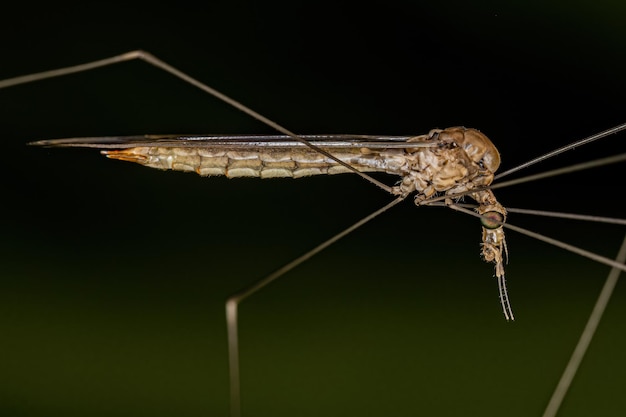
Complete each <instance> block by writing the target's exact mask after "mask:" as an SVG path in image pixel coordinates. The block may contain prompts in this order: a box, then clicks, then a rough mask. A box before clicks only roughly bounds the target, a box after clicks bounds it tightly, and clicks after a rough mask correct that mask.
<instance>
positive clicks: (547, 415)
mask: <svg viewBox="0 0 626 417" xmlns="http://www.w3.org/2000/svg"><path fill="white" fill-rule="evenodd" d="M615 261H616V262H619V263H622V264H623V263H624V262H626V237H625V238H624V242H623V243H622V247H621V248H620V250H619V253H618V254H617V257H616V258H615ZM620 272H621V270H620V269H618V268H615V267H613V268H612V269H611V271H610V272H609V276H608V277H607V278H606V281H605V282H604V286H603V287H602V291H601V292H600V295H599V296H598V300H597V301H596V304H595V306H594V307H593V310H592V311H591V315H590V316H589V320H588V321H587V325H585V329H584V330H583V332H582V334H581V335H580V339H579V340H578V343H577V344H576V348H575V349H574V353H572V357H571V358H570V360H569V362H568V363H567V366H566V367H565V370H564V371H563V375H561V379H560V380H559V383H558V384H557V386H556V389H555V390H554V393H553V394H552V398H550V402H548V406H547V407H546V410H545V411H544V413H543V417H554V416H556V414H557V413H558V412H559V408H561V404H562V403H563V399H564V398H565V395H566V394H567V391H568V390H569V387H570V385H571V383H572V380H573V379H574V377H575V376H576V372H577V371H578V368H579V367H580V364H581V362H582V360H583V357H584V356H585V353H586V352H587V348H589V344H591V340H592V339H593V336H594V334H595V333H596V329H597V328H598V324H599V323H600V320H601V319H602V315H603V314H604V310H605V308H606V306H607V304H608V303H609V300H610V299H611V295H612V294H613V290H614V289H615V285H616V284H617V280H618V278H619V274H620Z"/></svg>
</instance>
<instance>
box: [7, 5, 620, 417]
mask: <svg viewBox="0 0 626 417" xmlns="http://www.w3.org/2000/svg"><path fill="white" fill-rule="evenodd" d="M430 3H431V2H429V3H426V2H385V3H380V4H375V5H365V4H362V5H361V6H358V7H357V6H349V5H347V4H341V3H336V2H333V3H320V2H315V3H304V2H294V3H291V4H289V5H284V4H280V5H278V4H272V3H267V2H260V3H255V2H211V3H206V4H205V5H203V6H197V5H195V6H194V5H193V4H191V3H190V4H186V3H184V2H177V3H172V4H167V5H158V4H156V3H155V4H153V5H151V6H150V7H148V8H146V7H145V6H143V7H140V6H134V5H132V4H128V3H120V5H119V6H116V5H115V4H114V3H107V4H106V6H105V5H103V4H99V3H87V2H85V3H80V4H65V3H58V2H55V3H48V4H46V5H43V4H29V5H28V6H15V5H14V7H17V8H16V9H14V11H13V12H8V11H7V12H5V13H4V22H3V25H2V27H0V35H1V36H2V38H3V39H4V44H3V48H2V50H3V56H2V62H1V63H0V78H7V77H12V76H17V75H22V74H26V73H29V72H35V71H42V70H46V69H52V68H57V67H61V66H65V65H72V64H78V63H82V62H87V61H90V60H94V59H100V58H103V57H107V56H110V55H114V54H117V53H121V52H125V51H128V50H131V49H136V48H143V49H146V50H148V51H150V52H152V53H154V54H155V55H157V56H158V57H160V58H162V59H164V60H166V61H168V62H169V63H171V64H172V65H174V66H177V67H179V68H180V69H181V70H183V71H186V72H188V73H189V74H191V75H192V76H194V77H197V78H198V79H200V80H202V81H204V82H207V83H208V84H210V85H211V86H213V87H215V88H217V89H218V90H220V91H222V92H224V93H226V94H228V95H230V96H231V97H234V98H235V99H238V100H240V101H242V102H243V103H244V104H246V105H248V106H250V107H252V108H253V109H255V110H257V111H258V112H260V113H262V114H264V115H266V116H267V117H269V118H272V119H274V120H276V121H277V122H279V123H281V124H283V125H284V126H285V127H287V128H289V129H291V130H293V131H296V132H298V133H303V134H304V133H362V134H422V133H426V132H428V131H429V130H430V129H431V128H435V127H447V126H455V125H465V126H470V127H476V128H478V129H481V130H482V131H483V132H485V133H486V134H487V135H488V136H489V137H490V138H491V139H492V140H493V142H494V143H495V144H496V146H498V148H499V149H500V152H501V154H502V159H503V168H504V169H506V168H510V167H513V166H515V165H516V164H519V163H521V162H524V161H526V160H528V159H529V158H531V157H534V156H537V155H539V154H541V153H543V152H547V151H549V150H552V149H553V148H555V147H557V146H562V145H565V144H567V143H569V142H571V141H573V140H575V139H579V138H582V137H584V136H586V135H589V134H593V133H596V132H598V131H601V130H604V129H607V128H609V127H612V126H614V125H617V124H619V123H622V122H624V121H625V116H624V111H623V109H624V105H623V103H624V99H623V97H624V96H625V94H626V82H625V81H624V74H625V73H626V58H625V54H624V45H625V44H626V28H625V27H624V24H623V19H624V17H623V16H624V13H625V12H626V10H625V8H626V7H625V6H624V5H623V4H622V3H620V2H595V3H594V5H593V6H591V5H584V4H579V5H574V4H571V3H570V2H559V3H557V2H508V3H507V5H503V4H500V2H478V3H477V4H472V5H470V4H467V3H466V2H448V3H446V4H442V5H439V6H437V5H433V4H430ZM19 7H23V8H22V9H19ZM0 109H1V110H2V114H3V117H2V121H1V123H2V135H3V138H2V141H3V142H2V144H3V151H4V158H3V164H2V168H1V169H2V170H3V172H2V174H3V175H2V184H3V187H2V191H3V196H4V197H3V199H2V204H1V207H2V209H1V210H2V219H3V222H2V223H3V224H2V228H1V230H2V232H0V233H1V234H0V236H1V239H0V245H2V246H1V248H0V249H1V251H0V257H1V258H0V262H1V265H2V268H1V269H0V271H1V272H0V335H1V339H0V340H1V342H0V415H1V416H15V417H22V416H56V415H59V416H60V415H62V416H84V415H90V416H112V415H115V416H144V415H150V416H172V415H176V416H219V415H227V413H228V373H227V372H228V371H227V351H226V329H225V325H224V305H223V303H224V301H225V299H226V298H227V297H228V296H229V295H230V294H232V293H234V292H236V291H238V290H239V289H241V288H243V287H244V286H246V285H249V284H251V283H252V282H254V281H255V280H257V279H259V278H262V277H263V276H264V275H266V274H268V273H270V272H271V271H273V270H274V269H276V268H278V267H280V266H282V265H283V264H285V263H286V262H288V261H290V260H291V259H293V258H294V257H296V256H298V255H299V254H301V253H303V252H305V251H306V250H308V249H310V248H312V247H313V246H315V245H316V244H318V243H320V242H321V241H322V240H324V239H326V238H328V237H330V236H332V235H333V234H335V233H336V232H338V231H340V230H342V229H343V228H344V227H347V226H348V225H350V224H352V223H353V222H355V221H357V220H358V219H360V218H361V217H363V216H365V215H367V214H369V213H370V212H372V211H374V210H375V209H377V208H379V207H381V206H383V205H384V204H385V203H386V202H388V201H389V200H390V197H389V196H387V195H385V194H384V193H382V192H380V191H379V190H377V189H375V188H374V187H372V186H371V185H370V184H368V183H366V182H364V181H363V180H361V179H359V178H356V177H352V176H350V175H346V176H337V177H330V178H309V179H301V180H298V181H293V180H273V181H261V180H254V179H239V180H227V179H223V178H200V177H197V176H195V175H190V174H182V173H171V172H160V171H156V170H150V169H146V168H143V167H140V166H134V165H132V164H126V163H121V162H117V161H108V160H106V159H105V158H103V157H101V156H100V155H99V154H98V153H97V152H90V151H87V150H49V149H37V148H30V147H27V146H25V144H26V143H27V142H29V141H32V140H37V139H48V138H57V137H71V136H86V135H90V136H91V135H94V136H95V135H115V134H124V135H130V134H143V133H266V132H267V133H269V132H271V130H269V128H267V127H265V126H263V125H261V124H260V123H258V122H256V121H254V120H251V119H250V118H248V117H246V116H244V115H242V114H240V113H239V112H237V111H235V110H232V109H230V108H229V107H228V106H226V105H224V104H223V103H220V102H218V101H217V100H215V99H213V98H210V97H207V96H205V95H203V94H202V93H200V92H198V91H196V90H194V89H193V88H192V87H189V86H187V85H184V84H183V83H182V82H180V81H178V80H175V79H173V78H172V77H171V76H168V75H165V74H163V73H161V72H160V71H158V70H156V69H153V68H150V67H148V66H147V65H145V64H142V63H127V64H123V65H119V66H117V67H112V68H106V69H101V70H97V71H93V72H91V73H85V74H80V75H74V76H71V77H66V78H63V79H57V80H50V81H46V82H40V83H35V84H31V85H25V86H20V87H16V88H11V89H7V90H2V91H0ZM625 142H626V141H625V136H624V135H623V134H622V135H620V136H615V137H611V138H607V139H605V140H604V141H602V142H601V143H598V144H595V145H590V146H588V147H585V148H582V149H579V150H576V151H574V152H571V154H569V155H566V156H562V157H559V158H557V159H555V160H553V161H550V162H548V163H544V164H543V165H542V166H540V167H537V168H534V169H531V170H528V173H531V172H539V171H541V170H544V169H550V168H554V167H557V166H564V165H567V164H568V163H574V162H580V161H584V160H586V159H589V158H593V157H596V156H600V155H604V156H606V155H612V154H615V153H620V152H624V149H625V148H626V147H625V146H624V143H625ZM623 172H624V169H623V165H622V166H615V167H607V168H602V169H597V170H594V171H590V172H587V173H583V174H576V175H570V176H567V177H558V178H554V179H552V180H546V181H542V182H537V183H532V184H528V185H524V186H519V187H512V188H510V189H503V190H498V192H497V195H498V197H499V199H500V200H501V202H502V203H503V204H504V205H505V206H512V207H526V208H537V209H556V210H562V211H570V212H582V213H590V214H600V215H612V216H617V217H623V216H624V215H623V213H624V207H625V205H624V202H623V198H624V197H623V178H624V174H623ZM381 178H382V179H383V180H385V181H387V183H393V181H395V179H394V178H389V177H384V176H383V177H381ZM509 220H510V222H512V223H515V224H518V225H521V226H525V227H527V228H531V229H533V230H537V231H540V232H544V233H546V234H549V235H551V236H554V237H556V238H559V239H563V240H565V241H568V242H571V243H574V244H578V245H581V246H584V247H585V248H588V249H590V250H592V251H596V252H599V253H602V254H604V255H606V256H609V257H613V256H615V253H616V252H617V250H618V247H619V245H620V242H621V241H622V239H623V234H624V230H623V228H621V229H620V228H618V227H615V226H598V225H594V224H580V223H573V222H571V221H565V220H549V221H546V220H541V219H536V218H527V217H523V216H519V215H511V216H510V218H509ZM479 242H480V226H479V224H478V222H477V221H476V220H475V219H474V218H466V217H465V216H462V215H460V214H458V213H455V212H451V211H449V210H444V209H435V208H419V209H417V208H416V207H415V206H413V205H412V204H411V203H410V202H407V203H406V204H403V205H401V206H399V207H396V208H394V209H393V210H391V211H389V212H388V213H386V214H384V215H382V216H381V217H380V218H378V219H376V220H375V221H373V222H372V223H370V224H368V225H366V226H365V227H363V228H362V229H361V230H359V231H357V232H355V233H354V234H352V235H350V236H349V237H347V238H345V239H343V240H342V241H341V242H339V243H337V244H336V245H334V246H333V247H331V248H330V249H328V250H326V251H325V252H323V253H322V254H320V255H319V256H316V257H315V258H314V259H312V260H310V261H309V262H307V263H306V264H304V265H302V266H301V267H299V268H298V269H297V270H294V271H293V272H291V273H289V274H288V275H287V276H285V277H284V278H283V279H282V280H280V281H278V282H276V283H275V284H273V285H272V286H271V287H269V288H267V289H266V290H265V291H263V292H262V293H260V294H258V295H257V296H255V297H253V298H252V299H250V300H247V301H246V302H245V303H244V304H243V305H242V309H241V331H240V337H241V343H242V355H241V361H242V389H243V413H244V416H318V415H325V416H346V415H355V416H356V415H359V416H381V415H397V416H408V415H428V416H458V415H476V416H501V415H507V416H509V417H515V416H540V415H541V413H542V411H543V409H544V407H545V405H546V404H547V401H548V399H549V397H550V395H551V393H552V390H553V389H554V386H555V384H556V382H557V381H558V378H559V376H560V373H561V372H562V369H563V367H564V366H565V364H566V362H567V360H568V358H569V355H570V353H571V351H572V350H573V348H574V345H575V343H576V341H577V339H578V336H579V334H580V331H581V330H582V328H583V326H584V323H585V321H586V318H587V316H588V314H589V312H590V310H591V307H592V305H593V303H594V302H595V298H596V297H597V294H598V293H599V290H600V288H601V285H602V283H603V280H604V277H605V276H606V274H607V273H608V268H607V267H604V266H600V265H597V264H596V263H594V262H592V261H588V260H585V259H582V258H580V257H578V256H576V255H572V254H569V253H567V252H564V251H562V250H560V249H556V248H552V247H550V246H548V245H546V244H543V243H539V242H536V241H533V240H531V239H529V238H526V237H523V236H519V235H517V234H514V233H508V243H509V251H510V263H509V265H508V266H507V277H508V282H509V292H510V298H511V302H512V305H513V309H514V312H515V313H516V318H517V320H516V321H515V322H514V323H506V322H505V320H504V318H503V316H502V313H501V310H500V305H499V302H498V297H497V287H496V283H495V280H494V279H493V278H492V274H493V272H492V268H491V266H489V265H486V264H484V263H483V262H482V261H481V260H480V257H479ZM625 298H626V294H625V291H624V288H623V285H622V284H620V285H618V287H617V292H616V294H615V295H614V299H613V300H612V302H611V304H610V305H609V307H608V310H607V314H606V317H605V319H604V321H603V322H602V323H601V325H600V329H599V332H598V334H597V337H596V338H595V340H594V341H593V344H592V346H591V349H590V351H589V354H588V357H587V358H586V359H585V362H584V363H583V366H582V369H581V371H580V374H579V375H578V377H577V379H576V380H575V382H574V385H573V387H572V390H571V392H570V393H569V395H568V397H567V398H566V401H565V404H564V406H563V408H562V410H561V414H560V415H562V416H588V415H602V416H622V415H624V413H626V397H625V396H624V395H623V387H624V385H625V383H626V359H625V357H624V352H625V351H626V336H625V334H626V333H625V332H624V331H623V322H622V319H623V318H624V317H626V307H625V306H626V303H625V301H626V300H625Z"/></svg>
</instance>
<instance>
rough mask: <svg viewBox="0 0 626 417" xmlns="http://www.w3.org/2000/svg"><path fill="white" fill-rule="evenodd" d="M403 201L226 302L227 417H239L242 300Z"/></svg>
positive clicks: (337, 235)
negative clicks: (239, 323) (240, 305)
mask: <svg viewBox="0 0 626 417" xmlns="http://www.w3.org/2000/svg"><path fill="white" fill-rule="evenodd" d="M403 200H404V198H403V197H398V198H396V199H395V200H393V201H392V202H390V203H389V204H387V205H385V206H384V207H382V208H380V209H378V210H376V211H375V212H373V213H372V214H370V215H368V216H366V217H364V218H362V219H361V220H359V221H358V222H356V223H354V224H353V225H352V226H350V227H348V228H346V229H345V230H343V231H341V232H339V233H337V234H336V235H335V236H333V237H331V238H330V239H328V240H326V241H325V242H323V243H321V244H319V245H318V246H316V247H314V248H313V249H311V250H310V251H308V252H306V253H305V254H303V255H301V256H299V257H297V258H296V259H294V260H293V261H291V262H289V263H288V264H286V265H285V266H283V267H281V268H279V269H278V270H276V271H274V272H273V273H271V274H270V275H268V276H267V277H265V278H263V279H261V280H259V281H257V282H255V283H254V284H252V285H250V286H249V287H247V288H245V289H243V290H242V291H240V292H238V293H237V294H235V295H233V296H231V297H230V298H229V299H228V300H227V301H226V328H227V331H228V360H229V370H230V405H231V408H230V410H231V412H230V415H231V417H239V416H240V415H241V376H240V372H239V334H238V333H239V332H238V321H237V318H238V314H237V313H238V309H239V304H240V303H241V302H242V301H243V300H245V299H246V298H248V297H249V296H251V295H252V294H254V293H256V292H258V291H260V290H261V289H263V288H265V287H266V286H268V285H269V284H271V283H272V282H274V281H275V280H276V279H278V278H280V277H281V276H283V275H285V274H286V273H287V272H289V271H291V270H292V269H294V268H295V267H297V266H298V265H300V264H301V263H303V262H304V261H306V260H307V259H309V258H312V257H313V256H315V255H316V254H317V253H319V252H321V251H323V250H324V249H326V248H327V247H329V246H330V245H332V244H333V243H335V242H337V241H338V240H339V239H341V238H342V237H344V236H347V235H349V234H350V233H352V232H353V231H355V230H356V229H358V228H359V227H361V226H363V225H364V224H365V223H368V222H369V221H370V220H372V219H373V218H374V217H376V216H378V215H380V214H382V213H384V212H385V211H387V210H389V209H390V208H391V207H393V206H395V205H396V204H398V203H400V202H402V201H403Z"/></svg>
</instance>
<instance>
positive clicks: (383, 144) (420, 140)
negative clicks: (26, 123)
mask: <svg viewBox="0 0 626 417" xmlns="http://www.w3.org/2000/svg"><path fill="white" fill-rule="evenodd" d="M299 137H300V138H302V139H305V140H306V141H308V142H310V143H312V144H314V145H315V146H318V147H320V148H326V149H341V148H343V149H346V148H370V149H380V148H386V149H389V148H402V149H407V148H425V147H437V146H439V143H438V142H437V140H436V139H433V138H431V137H430V136H429V135H421V136H375V135H301V136H299ZM29 145H32V146H46V147H65V148H72V147H74V148H96V149H128V148H136V147H168V148H169V147H172V148H228V149H247V150H250V149H252V148H301V147H306V146H307V145H306V144H304V143H302V142H299V141H296V140H294V139H293V138H292V137H290V136H287V135H139V136H102V137H84V138H66V139H49V140H40V141H36V142H31V143H29Z"/></svg>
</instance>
